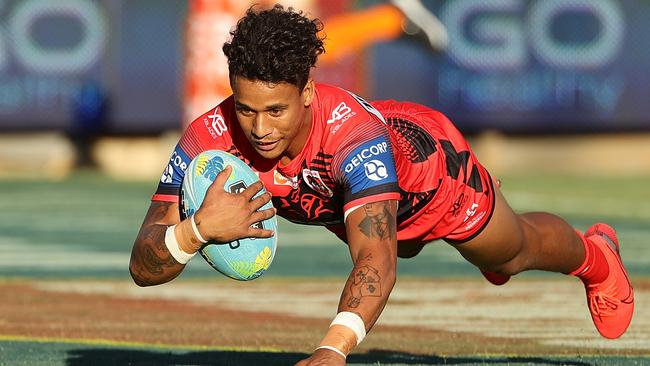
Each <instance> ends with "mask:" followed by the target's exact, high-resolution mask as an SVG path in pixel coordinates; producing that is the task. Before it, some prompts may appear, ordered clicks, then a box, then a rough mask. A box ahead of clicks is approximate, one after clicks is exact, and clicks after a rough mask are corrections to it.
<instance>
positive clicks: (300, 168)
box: [153, 84, 491, 241]
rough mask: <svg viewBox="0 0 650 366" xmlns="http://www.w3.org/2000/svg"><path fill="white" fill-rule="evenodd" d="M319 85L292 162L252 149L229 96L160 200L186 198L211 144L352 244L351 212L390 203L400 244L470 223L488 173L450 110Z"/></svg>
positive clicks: (295, 211)
mask: <svg viewBox="0 0 650 366" xmlns="http://www.w3.org/2000/svg"><path fill="white" fill-rule="evenodd" d="M315 89H316V92H315V96H314V100H313V102H312V105H311V113H312V125H311V131H310V133H309V137H308V139H307V141H306V143H305V145H304V147H303V149H302V151H301V152H300V154H299V155H298V156H297V157H296V158H294V159H293V160H292V161H291V162H290V163H288V164H287V165H282V164H280V163H279V161H277V160H274V161H270V160H266V159H264V158H262V157H261V156H259V155H258V154H257V153H256V152H255V151H254V149H253V148H252V146H251V145H250V143H249V142H248V140H247V139H246V137H245V135H244V133H243V131H242V130H241V127H240V125H239V123H238V121H237V117H236V114H235V105H234V99H233V97H232V96H231V97H229V98H228V99H226V100H224V101H223V102H222V103H221V104H219V105H218V106H217V107H216V108H214V109H213V110H211V111H210V112H208V113H205V114H204V115H202V116H200V117H199V118H197V119H196V120H195V121H194V122H193V123H192V124H191V125H190V126H189V127H188V128H187V130H186V131H185V133H184V134H183V136H182V137H181V139H180V141H179V143H178V145H177V146H176V149H175V150H174V152H173V153H172V157H171V159H170V163H169V165H168V166H167V168H166V169H165V171H164V172H163V175H162V177H161V181H160V184H159V186H158V189H157V191H156V193H155V194H154V196H153V200H159V201H170V202H179V196H180V187H181V183H182V180H183V176H184V172H185V168H186V167H187V165H188V164H189V162H190V161H191V160H192V159H193V158H194V157H195V156H196V155H198V154H199V153H200V152H202V151H205V150H211V149H217V150H223V151H227V152H229V153H231V154H233V155H235V156H237V157H238V158H240V159H241V160H243V161H244V162H246V163H247V164H248V165H249V166H250V167H251V168H252V169H253V170H254V171H256V172H257V173H258V175H259V177H260V180H261V181H262V182H263V183H264V185H265V187H266V189H267V190H268V191H270V192H271V193H272V195H273V198H272V200H273V205H274V206H275V208H276V209H277V211H278V215H280V216H282V217H284V218H286V219H287V220H289V221H292V222H295V223H299V224H310V225H323V226H326V227H327V228H328V229H330V230H331V231H333V232H334V233H336V234H337V235H338V236H339V237H340V238H341V239H343V240H344V241H345V240H346V237H345V225H344V223H345V217H346V216H347V214H348V213H350V212H351V211H352V210H354V209H355V208H357V207H359V206H361V205H363V204H366V203H371V202H377V201H381V200H388V199H395V200H398V201H399V206H398V215H397V224H398V233H397V238H398V240H399V241H414V240H415V241H430V240H432V239H435V238H440V237H445V236H446V235H448V234H450V233H452V231H454V230H455V229H457V228H458V227H459V226H460V224H462V222H460V223H458V222H457V221H458V220H459V219H462V218H464V217H465V216H464V215H463V216H462V217H460V218H459V217H458V216H459V213H460V212H464V208H465V205H468V204H469V203H468V202H467V199H465V198H463V197H468V198H470V197H469V196H470V195H471V196H472V197H473V196H474V195H475V194H476V192H477V191H478V192H479V193H481V192H484V191H485V192H487V190H484V189H483V187H486V186H487V185H489V183H488V182H487V181H486V178H485V177H486V176H487V173H485V174H481V173H482V171H479V170H480V169H479V168H481V169H482V167H480V165H478V164H474V163H473V161H475V159H473V155H471V152H470V151H469V147H468V146H467V145H466V144H465V143H464V139H462V136H460V133H458V132H457V131H456V130H455V128H454V127H453V125H451V122H449V121H448V120H447V119H446V118H445V117H444V116H443V115H442V114H440V113H438V112H436V111H433V110H431V109H428V108H426V107H423V106H419V105H416V104H412V103H398V102H394V101H387V102H377V103H375V104H374V106H373V105H371V104H370V103H368V102H366V101H365V100H363V99H361V98H360V97H358V96H356V95H354V94H352V93H350V92H348V91H345V90H343V89H340V88H336V87H333V86H329V85H325V84H316V88H315ZM375 107H378V108H375ZM378 109H379V110H378ZM423 116H425V117H426V118H423ZM385 117H386V118H385ZM454 131H455V133H454ZM450 133H451V135H453V136H451V137H449V136H450ZM452 140H454V141H452ZM457 142H460V143H461V144H460V145H459V144H458V143H457ZM459 148H461V149H463V150H459ZM470 157H471V158H472V159H470ZM470 184H471V185H470ZM477 187H478V188H479V189H476V188H477ZM461 203H462V204H461ZM454 207H456V208H455V209H454ZM488 209H489V211H490V212H491V208H489V207H487V208H486V210H488ZM486 213H487V212H485V213H483V216H486ZM471 216H474V215H471ZM482 218H483V217H482ZM467 219H469V216H468V217H467V218H466V219H465V221H467ZM478 221H481V222H483V221H484V220H478ZM478 221H477V224H478V223H479V222H478ZM474 226H475V225H473V226H472V227H474ZM479 226H482V225H479Z"/></svg>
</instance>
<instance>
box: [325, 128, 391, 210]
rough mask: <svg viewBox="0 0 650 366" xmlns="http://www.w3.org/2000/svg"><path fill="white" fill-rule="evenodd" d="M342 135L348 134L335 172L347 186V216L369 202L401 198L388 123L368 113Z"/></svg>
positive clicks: (345, 201) (333, 167) (344, 187)
mask: <svg viewBox="0 0 650 366" xmlns="http://www.w3.org/2000/svg"><path fill="white" fill-rule="evenodd" d="M351 125H352V124H350V126H351ZM339 136H344V137H343V138H342V140H341V142H340V144H339V146H338V149H337V153H336V156H335V158H334V159H333V160H332V173H333V177H334V179H335V180H336V181H337V182H338V184H339V185H340V186H342V187H343V190H344V195H343V197H344V202H343V211H344V220H345V219H347V215H348V214H349V213H350V212H352V211H353V210H355V209H356V208H358V207H360V206H361V205H364V204H366V203H372V202H377V201H383V200H388V199H396V200H399V198H400V193H399V185H398V181H397V172H396V168H395V160H394V157H393V149H392V146H391V142H390V135H389V133H388V129H387V126H386V125H385V124H384V123H383V122H381V121H378V120H376V119H374V118H370V117H368V119H367V120H366V121H362V122H361V123H355V124H354V128H350V129H346V131H345V133H343V134H340V135H339Z"/></svg>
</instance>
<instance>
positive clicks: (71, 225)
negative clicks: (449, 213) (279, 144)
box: [0, 172, 650, 278]
mask: <svg viewBox="0 0 650 366" xmlns="http://www.w3.org/2000/svg"><path fill="white" fill-rule="evenodd" d="M501 179H502V180H503V190H504V193H505V194H506V197H507V198H508V200H509V201H510V203H511V206H513V208H515V209H516V210H518V211H530V210H536V211H538V210H545V211H551V212H555V213H558V214H560V215H562V216H563V217H565V218H566V219H567V220H568V221H569V222H571V223H572V224H574V225H575V226H576V227H578V228H580V229H585V228H586V227H587V226H588V225H590V224H591V223H593V222H595V221H600V220H603V221H605V222H608V223H611V224H613V225H615V227H616V228H617V229H618V231H619V234H620V237H621V239H622V242H623V249H622V251H623V258H624V260H625V262H626V264H627V266H628V269H629V271H630V272H631V274H632V276H636V275H644V276H645V275H649V274H650V265H649V264H650V255H648V254H650V253H649V252H650V251H649V250H648V249H647V247H648V246H647V245H646V243H647V238H649V237H650V226H649V225H648V223H649V222H650V205H647V202H648V198H650V194H649V193H648V191H647V182H648V181H650V179H647V178H643V177H641V178H634V179H633V178H591V179H584V178H576V177H552V176H551V177H548V176H545V177H542V176H529V177H501ZM155 184H156V183H155V182H151V183H127V182H119V181H115V180H111V179H109V178H106V177H104V176H101V175H100V174H97V173H93V172H82V173H78V174H76V175H74V176H73V177H71V178H70V179H68V180H66V181H63V182H55V183H51V182H37V181H0V276H28V277H53V276H54V277H115V278H127V277H128V270H127V266H128V260H129V254H130V250H131V246H132V244H133V240H134V238H135V236H136V233H137V230H138V228H139V226H140V224H141V222H142V218H143V216H144V214H145V212H146V210H147V207H148V205H149V198H150V196H151V194H152V192H153V190H154V189H155ZM279 238H280V241H279V246H278V251H277V254H276V258H275V260H274V263H273V265H272V266H271V268H270V270H269V272H268V273H267V275H268V276H347V273H348V271H349V269H350V266H351V262H350V259H349V255H348V252H347V248H346V247H345V245H344V244H343V243H342V242H340V241H339V240H338V239H337V238H336V237H334V236H333V235H332V234H330V233H329V232H327V230H325V229H324V228H320V227H309V226H299V225H294V224H291V223H288V222H286V221H284V220H282V219H281V220H280V228H279ZM398 267H399V268H398V271H399V274H400V275H413V276H446V275H460V276H464V275H475V274H476V270H475V269H474V268H473V267H472V266H471V265H469V264H467V263H466V262H465V261H464V260H463V259H462V258H461V257H460V256H459V255H458V253H457V252H456V251H455V250H454V249H453V248H451V247H449V246H448V245H446V244H444V243H442V242H438V243H433V245H430V246H428V247H426V248H425V250H424V251H423V252H422V253H421V254H420V255H419V256H418V257H416V258H413V259H408V260H400V262H399V266H398ZM211 275H216V274H215V273H214V271H213V270H212V269H211V268H210V267H209V266H208V265H207V264H206V263H205V262H203V261H201V260H196V261H193V262H191V263H190V265H189V268H188V269H187V270H186V271H185V273H184V274H183V277H196V276H211ZM531 275H540V273H537V274H535V273H532V274H531Z"/></svg>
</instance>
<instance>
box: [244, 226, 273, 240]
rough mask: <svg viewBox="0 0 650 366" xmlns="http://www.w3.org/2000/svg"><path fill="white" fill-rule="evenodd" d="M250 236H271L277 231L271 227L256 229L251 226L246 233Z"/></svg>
mask: <svg viewBox="0 0 650 366" xmlns="http://www.w3.org/2000/svg"><path fill="white" fill-rule="evenodd" d="M246 235H247V236H248V237H249V238H270V237H272V236H273V235H275V231H273V230H269V229H256V228H254V227H251V228H250V229H249V230H248V233H247V234H246Z"/></svg>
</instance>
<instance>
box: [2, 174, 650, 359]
mask: <svg viewBox="0 0 650 366" xmlns="http://www.w3.org/2000/svg"><path fill="white" fill-rule="evenodd" d="M500 178H501V179H502V180H503V182H504V183H503V190H504V192H505V194H506V197H507V198H508V199H509V201H510V203H511V205H512V206H513V207H514V208H515V209H516V210H519V211H527V210H548V211H552V212H556V213H559V214H561V215H562V216H564V217H565V218H566V219H567V220H569V221H570V222H571V223H572V224H574V225H575V226H576V227H578V228H580V229H585V228H586V227H587V226H588V225H590V224H591V223H593V222H595V221H599V220H602V221H605V222H608V223H610V224H612V225H614V226H615V227H616V228H617V229H618V230H619V234H620V237H621V240H622V256H623V259H624V260H625V262H626V265H627V267H628V269H629V271H630V274H631V276H632V278H633V282H634V284H635V290H636V293H637V301H636V306H637V312H636V315H635V319H634V321H633V323H632V326H631V328H630V330H629V332H628V333H627V334H626V335H625V336H624V337H623V338H622V339H620V340H616V341H606V340H604V339H601V338H599V337H598V336H597V334H596V332H595V330H594V329H593V326H592V325H591V321H590V319H589V315H588V313H587V310H586V307H585V305H584V294H583V290H582V289H581V286H580V284H579V282H578V281H576V280H575V279H569V278H566V277H565V276H562V275H557V274H545V273H542V272H530V273H526V274H523V275H521V276H517V278H515V279H513V281H512V283H510V284H508V285H506V286H504V287H494V286H491V285H489V284H487V283H486V282H485V281H484V280H483V279H482V277H480V275H479V274H478V272H477V271H476V269H475V268H473V267H472V266H471V265H469V264H467V263H466V262H464V261H463V259H462V258H461V257H460V256H459V255H458V254H457V253H456V252H455V251H454V250H453V249H452V248H450V247H449V246H447V245H446V244H443V243H433V244H432V245H430V246H428V247H427V248H425V250H424V251H423V252H422V253H421V255H419V256H418V257H416V258H414V259H411V260H400V261H399V265H398V273H399V279H398V283H397V285H396V288H395V290H394V293H393V295H392V297H391V301H390V302H389V304H388V306H387V309H386V310H385V312H384V314H383V315H382V318H381V319H380V323H379V325H378V326H377V327H376V328H375V329H374V330H373V332H371V334H370V335H369V337H368V338H367V340H366V341H364V343H363V344H362V345H361V346H360V347H359V348H358V349H357V350H356V351H355V354H353V355H352V356H350V358H349V364H351V365H441V364H452V365H453V364H455V365H644V364H650V312H649V311H648V310H647V309H648V306H647V304H648V302H650V255H649V254H650V250H648V249H647V238H649V237H650V225H649V223H650V205H648V202H649V198H650V193H648V189H647V186H648V183H649V182H650V178H593V179H580V178H571V177H539V176H529V177H514V176H513V177H500ZM154 188H155V186H154V183H153V182H152V183H150V184H143V183H125V182H117V181H113V180H110V179H108V178H106V177H103V176H101V175H99V174H97V173H93V172H81V173H79V174H77V175H75V176H74V177H72V178H71V179H69V180H67V181H64V182H58V183H45V182H35V181H5V182H0V292H1V293H2V294H3V295H2V300H1V301H0V365H125V364H131V365H287V364H292V363H293V362H295V361H296V360H298V359H300V358H301V357H304V356H305V354H306V353H308V352H309V351H310V350H311V348H312V347H313V346H314V345H315V344H316V343H317V342H318V340H319V339H320V336H321V335H322V332H323V331H324V329H326V327H327V324H328V320H329V319H331V317H332V316H333V314H334V312H335V310H336V302H337V300H338V294H339V292H340V288H341V286H342V285H343V282H344V279H345V277H347V274H348V273H349V270H350V268H351V262H350V260H349V257H348V254H347V250H346V248H345V247H344V245H343V244H342V243H340V242H339V241H338V239H336V238H335V237H334V236H333V235H330V234H328V233H327V232H326V231H325V230H324V229H321V228H315V227H300V226H296V225H290V224H287V223H286V222H283V221H281V226H280V243H279V247H278V251H277V254H276V258H275V261H274V263H273V265H272V266H271V268H270V270H269V271H268V272H267V274H265V275H264V276H263V277H262V278H261V279H259V280H256V281H253V282H251V283H241V282H235V281H230V280H228V279H225V278H223V277H222V276H221V275H219V274H218V273H217V272H215V271H214V270H212V269H211V268H210V267H209V266H208V265H207V264H206V263H204V262H203V260H202V259H200V258H199V259H198V260H194V261H192V262H191V263H190V265H189V266H188V269H187V270H186V271H185V273H183V274H182V275H181V277H179V278H178V279H176V280H175V281H173V282H172V283H170V284H166V285H163V286H157V287H154V288H146V289H142V288H138V287H137V286H135V285H133V284H132V283H131V282H130V279H129V275H128V269H127V268H128V261H129V254H130V249H131V245H132V243H133V239H134V237H135V234H136V232H137V229H138V227H139V225H140V223H141V220H142V217H143V215H144V213H145V211H146V209H147V206H148V204H149V197H150V195H151V193H152V192H153V190H154Z"/></svg>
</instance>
